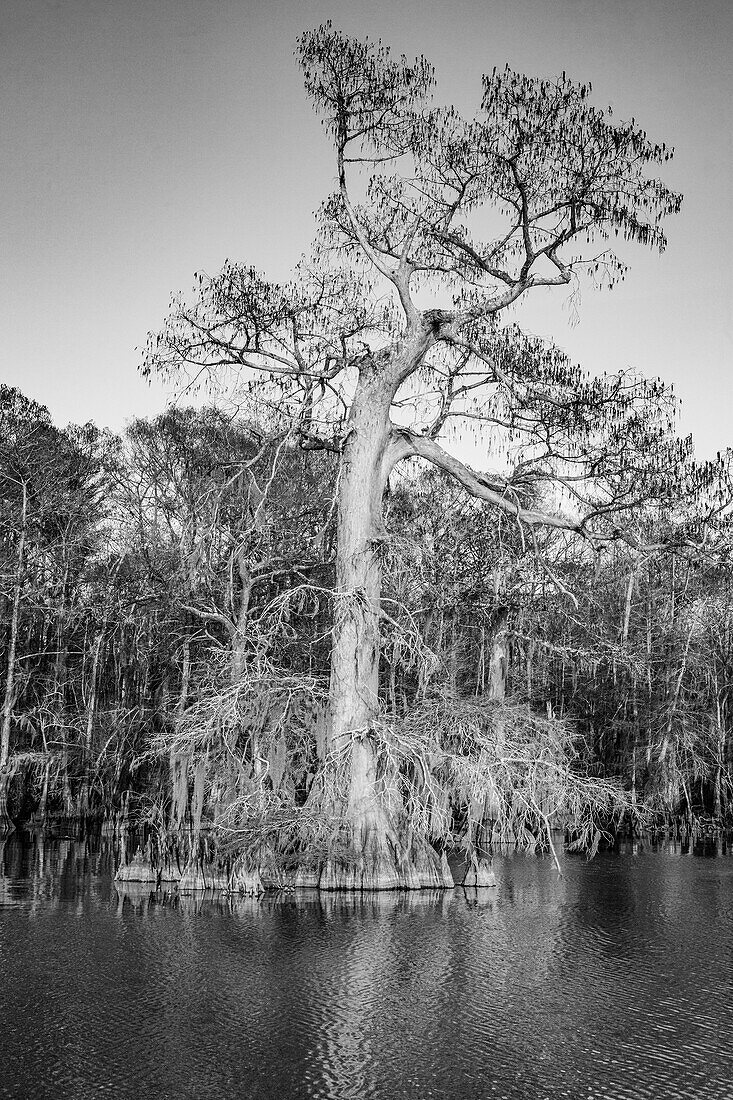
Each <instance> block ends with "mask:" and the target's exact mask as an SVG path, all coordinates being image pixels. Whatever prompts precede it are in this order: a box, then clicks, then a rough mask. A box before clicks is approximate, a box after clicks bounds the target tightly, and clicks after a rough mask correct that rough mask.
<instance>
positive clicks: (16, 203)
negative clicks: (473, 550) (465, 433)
mask: <svg viewBox="0 0 733 1100" xmlns="http://www.w3.org/2000/svg"><path fill="white" fill-rule="evenodd" d="M0 17H1V19H0V103H1V104H2V110H1V111H0V185H1V191H0V194H1V195H2V203H1V205H0V272H1V274H0V278H1V279H2V286H1V288H0V291H1V292H0V331H1V332H2V341H1V343H0V382H5V383H6V384H9V385H15V386H18V387H19V388H20V389H21V390H23V392H24V393H25V394H26V395H27V396H29V397H32V398H35V399H36V400H39V401H41V402H43V403H44V404H46V405H47V406H48V407H49V409H50V411H51V413H52V415H53V417H54V419H55V420H56V422H57V423H59V424H65V423H67V422H70V421H74V422H84V421H87V420H90V419H93V420H95V421H96V422H97V423H98V424H100V425H106V426H109V427H111V428H113V429H114V430H119V429H120V428H121V427H122V426H123V424H124V422H125V421H126V420H129V419H130V418H132V417H134V416H143V415H154V414H156V413H157V412H159V411H161V410H162V409H163V407H164V406H165V403H166V400H167V399H169V397H170V394H168V393H166V391H165V390H164V389H163V387H162V386H161V385H160V384H159V383H158V382H154V383H153V384H152V385H149V384H148V383H147V382H145V381H144V380H143V379H142V378H141V377H140V375H139V372H138V367H139V363H140V358H141V355H140V351H139V349H140V348H141V347H142V346H143V345H144V343H145V340H146V336H147V333H148V331H150V330H155V329H158V328H160V327H161V325H162V322H163V320H164V318H165V315H166V312H167V308H168V303H169V299H170V295H171V294H172V293H176V292H178V291H185V292H188V291H189V290H190V289H191V287H192V285H193V274H194V272H199V271H205V272H208V273H210V274H214V273H215V272H216V271H217V270H219V268H220V267H221V266H222V264H223V262H224V260H225V259H227V258H229V259H232V260H239V261H242V262H244V263H246V264H248V265H249V264H253V265H254V266H256V267H258V268H260V269H261V270H263V271H264V272H265V273H266V274H267V275H268V276H269V277H271V278H273V279H284V278H286V277H287V275H288V273H289V272H290V270H291V269H292V267H293V266H294V264H295V263H296V262H297V260H298V258H299V256H300V255H301V254H302V253H303V252H305V251H306V250H307V249H308V247H309V244H310V241H311V238H312V236H313V231H314V219H313V211H314V210H315V209H316V207H317V206H318V204H319V202H320V201H321V199H322V198H323V197H324V196H325V195H326V194H327V193H329V192H330V191H331V190H332V188H333V185H334V162H333V156H332V152H331V149H330V146H329V143H328V140H327V138H326V136H325V134H324V132H323V130H322V128H321V126H320V124H319V122H318V120H317V119H316V117H315V115H314V114H313V112H312V110H311V107H310V105H309V103H308V102H307V100H306V98H305V94H304V92H303V87H302V81H301V76H300V73H299V71H298V68H297V65H296V63H295V61H294V58H293V49H294V45H295V39H296V36H297V35H298V34H299V33H300V32H301V31H302V30H304V29H309V28H311V27H314V26H317V25H318V24H320V23H322V22H323V21H325V20H326V19H332V20H333V23H334V25H335V26H336V27H338V28H339V29H341V30H343V31H344V32H346V33H348V34H353V35H357V36H365V35H368V36H370V37H372V38H377V37H381V38H382V39H383V41H384V42H386V43H388V44H389V45H390V46H391V47H392V48H393V50H394V51H395V52H397V53H402V52H404V53H406V54H407V55H408V56H415V55H416V54H424V55H425V56H427V57H428V58H429V59H430V60H431V61H432V62H433V64H434V65H435V67H436V70H437V78H438V87H437V91H436V100H437V101H439V102H445V103H454V104H455V105H456V106H457V107H459V109H461V110H462V111H463V112H464V113H467V114H472V113H473V111H474V110H475V109H476V108H477V107H478V104H479V100H480V94H481V75H482V74H483V73H484V72H491V70H492V69H493V68H494V66H497V67H500V68H503V66H504V65H505V64H506V63H508V64H509V65H510V66H511V67H512V68H514V69H517V70H519V71H522V72H526V73H527V74H529V75H537V76H544V77H552V76H557V75H559V74H560V73H561V72H562V71H565V72H567V74H568V76H570V77H572V78H573V79H576V80H580V81H590V82H591V84H592V86H593V95H592V100H593V102H595V103H596V104H598V105H599V106H607V105H608V104H611V105H612V106H613V109H614V114H615V116H616V117H618V118H622V119H628V118H630V117H634V118H635V119H636V120H637V121H638V122H639V124H640V125H642V126H643V127H644V129H646V131H647V132H648V134H649V136H650V137H651V138H653V139H655V140H659V141H665V142H667V143H668V144H671V145H674V147H675V150H676V153H675V158H674V160H673V161H672V162H671V164H669V165H667V166H666V167H665V173H664V178H665V181H666V182H667V183H668V184H669V185H670V186H672V187H674V188H676V189H678V190H680V191H682V192H683V194H684V196H685V200H684V203H683V207H682V212H681V214H679V215H678V216H677V217H675V218H672V219H670V220H669V222H668V225H667V232H668V238H669V246H668V248H667V250H666V252H665V253H664V254H663V255H661V256H660V255H659V254H657V253H652V252H649V251H646V250H644V249H642V248H641V247H636V248H635V249H634V250H633V252H631V253H630V259H631V269H630V272H629V274H628V276H627V278H626V281H625V283H623V284H622V285H621V286H620V287H616V288H615V289H614V290H613V291H612V292H610V293H609V292H608V291H603V290H598V289H594V288H593V287H592V286H590V285H589V286H587V287H584V289H583V292H582V295H581V298H580V301H579V303H575V306H576V307H577V309H576V308H573V305H572V303H571V302H570V300H569V299H568V296H567V293H566V292H565V290H564V288H563V289H561V290H558V291H552V292H545V293H543V295H542V297H539V296H537V297H536V298H535V299H533V300H531V301H529V300H528V302H527V304H526V305H525V306H523V307H522V308H521V309H520V310H519V312H518V314H517V318H516V319H517V320H518V321H520V323H521V324H522V325H523V326H524V327H525V328H526V329H527V330H528V331H530V332H534V333H536V334H538V335H542V336H545V337H547V338H549V339H552V340H554V341H555V343H557V344H558V345H559V346H560V347H562V348H563V349H564V350H565V351H566V352H567V353H568V355H569V356H570V357H571V359H573V360H574V361H577V362H580V363H581V364H582V365H583V366H584V367H585V368H587V369H588V370H590V371H592V372H602V371H610V372H614V371H617V370H619V369H626V368H632V369H635V370H637V371H639V372H641V373H643V374H645V375H648V376H650V377H661V378H663V379H664V380H665V381H667V382H670V383H673V384H674V387H675V390H676V392H677V394H678V397H679V398H680V401H681V430H682V431H683V432H685V433H687V432H692V433H693V434H694V437H695V440H696V444H697V451H698V455H699V456H700V457H710V456H712V455H714V454H715V452H716V451H717V450H722V449H724V448H725V447H728V446H733V355H732V354H731V352H732V350H733V274H732V272H733V261H732V260H731V256H730V252H731V245H732V244H733V3H731V2H730V0H452V2H448V0H401V2H400V3H395V2H394V0H373V2H365V0H361V2H354V0H342V2H340V3H337V2H331V3H322V2H320V0H269V2H267V0H0ZM576 314H577V315H576Z"/></svg>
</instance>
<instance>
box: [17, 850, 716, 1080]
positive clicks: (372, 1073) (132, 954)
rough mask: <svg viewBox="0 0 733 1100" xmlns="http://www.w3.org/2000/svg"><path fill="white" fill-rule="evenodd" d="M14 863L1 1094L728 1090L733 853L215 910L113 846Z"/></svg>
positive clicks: (502, 871) (517, 871) (541, 863)
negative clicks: (174, 891)
mask: <svg viewBox="0 0 733 1100" xmlns="http://www.w3.org/2000/svg"><path fill="white" fill-rule="evenodd" d="M0 848H4V850H3V852H2V857H1V858H0V974H1V975H2V987H1V993H0V1097H12V1098H13V1100H16V1098H18V1100H21V1098H26V1097H28V1098H29V1100H30V1098H36V1097H37V1098H46V1097H48V1098H49V1100H50V1098H53V1100H56V1098H70V1100H87V1098H92V1097H102V1096H110V1097H115V1098H120V1100H127V1098H147V1097H155V1098H162V1100H167V1098H169V1097H170V1098H179V1097H195V1098H201V1100H205V1098H208V1097H212V1098H214V1097H215V1098H218V1100H228V1098H240V1097H241V1098H244V1100H249V1098H260V1097H262V1098H264V1097H268V1098H269V1097H277V1098H279V1100H290V1098H298V1097H314V1098H324V1100H326V1098H328V1100H342V1098H344V1100H346V1098H353V1100H362V1098H370V1097H375V1098H377V1097H378V1098H380V1100H382V1098H383V1100H400V1098H406V1100H407V1098H409V1100H413V1098H414V1100H426V1098H431V1097H440V1098H442V1097H446V1098H453V1097H456V1098H477V1100H478V1098H482V1100H483V1098H489V1100H492V1098H498V1097H505V1098H507V1100H543V1098H548V1100H556V1098H560V1097H563V1098H569V1100H591V1098H593V1100H601V1098H605V1100H630V1098H641V1097H649V1098H653V1100H676V1098H678V1097H685V1098H687V1097H689V1098H692V1100H733V857H731V856H730V855H717V856H713V857H712V858H711V857H710V856H709V855H708V857H704V856H702V855H693V854H683V853H682V852H681V850H680V848H679V846H677V847H676V848H675V847H674V846H673V845H668V846H666V847H663V848H659V849H656V850H652V849H650V848H646V847H644V848H641V849H639V848H637V851H636V853H635V854H632V853H631V852H629V853H627V854H604V855H600V856H598V857H597V858H596V859H595V860H593V861H592V862H590V863H588V862H586V861H585V859H583V858H582V857H573V858H567V859H565V860H564V875H563V877H562V878H558V875H557V873H556V871H555V869H554V867H553V865H552V862H551V860H549V859H545V858H526V857H523V856H511V857H505V858H501V859H495V860H494V869H495V871H496V877H497V881H498V886H497V888H496V889H495V890H490V891H489V890H485V891H478V892H477V891H473V892H471V891H464V890H462V889H456V890H454V891H451V892H448V893H443V894H432V893H431V894H428V893H426V892H423V893H420V894H412V895H406V894H391V895H390V894H380V895H371V896H368V897H367V896H363V897H359V896H357V897H353V896H346V895H323V894H322V895H318V894H315V893H314V894H309V893H303V894H298V895H292V894H291V895H279V896H277V897H266V898H265V899H264V900H259V901H258V900H253V899H239V900H233V901H228V900H220V901H216V900H214V901H212V900H204V899H203V898H201V897H199V898H180V899H179V898H178V897H176V896H173V895H168V894H164V893H163V894H161V893H151V891H150V889H149V888H143V887H132V886H127V887H115V885H114V883H113V881H112V872H113V868H114V854H113V852H112V848H111V843H110V842H108V841H104V840H103V841H102V842H101V843H100V842H98V841H97V842H94V843H93V842H91V841H89V840H87V841H80V840H70V839H66V840H58V839H57V840H49V839H46V840H45V841H44V840H40V839H38V838H37V837H28V836H25V837H23V836H17V835H16V836H13V837H11V838H10V839H9V840H8V841H7V842H6V843H5V844H4V846H3V845H0Z"/></svg>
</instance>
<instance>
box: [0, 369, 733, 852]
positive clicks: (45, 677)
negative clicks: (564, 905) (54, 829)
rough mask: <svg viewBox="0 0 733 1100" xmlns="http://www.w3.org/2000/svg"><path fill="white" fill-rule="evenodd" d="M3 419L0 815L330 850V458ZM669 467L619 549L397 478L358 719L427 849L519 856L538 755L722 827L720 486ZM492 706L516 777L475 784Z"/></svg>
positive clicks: (256, 442) (687, 460)
mask: <svg viewBox="0 0 733 1100" xmlns="http://www.w3.org/2000/svg"><path fill="white" fill-rule="evenodd" d="M0 424H1V425H2V431H0V441H1V442H0V501H1V510H0V522H1V523H2V527H1V529H0V548H1V552H2V558H1V559H0V600H2V623H3V631H2V638H1V639H0V645H1V647H2V648H1V649H0V676H1V677H2V681H1V682H2V698H3V709H2V754H3V755H2V760H3V772H2V774H3V777H4V789H3V799H5V800H6V809H7V810H8V811H9V812H10V815H11V816H12V817H13V818H16V819H17V818H21V819H29V818H32V819H34V820H35V821H36V822H43V821H46V820H49V819H51V820H53V819H54V818H59V817H64V818H70V817H77V818H86V819H90V820H97V821H101V820H107V821H115V820H120V819H121V818H122V817H123V816H127V817H129V819H130V820H131V821H137V822H147V823H149V824H150V825H153V826H155V828H156V829H158V830H162V831H166V830H169V829H175V828H176V827H178V828H184V827H185V828H186V829H187V830H189V832H190V830H191V829H194V830H195V831H196V832H197V833H200V831H201V829H202V826H203V827H204V830H205V829H206V826H207V824H208V825H209V826H216V827H217V828H218V830H219V832H218V836H219V841H220V843H222V845H223V847H224V849H225V850H227V851H230V852H237V853H238V852H240V851H244V850H251V849H252V848H253V847H255V848H256V847H257V846H259V845H262V843H263V842H264V841H266V840H267V841H269V842H271V843H273V844H277V843H278V842H279V843H280V844H281V845H282V840H283V837H284V836H285V835H287V834H288V833H289V832H293V833H295V832H303V831H306V832H308V833H309V839H310V843H311V845H313V844H317V843H322V844H325V843H326V842H327V837H326V835H325V833H326V832H327V829H326V825H327V822H326V820H325V819H324V820H322V821H318V820H316V817H317V815H316V814H313V815H311V819H309V814H308V805H309V795H310V794H311V791H312V788H313V784H314V781H315V782H316V783H317V782H318V780H317V776H318V771H319V760H322V758H323V755H324V751H325V738H326V734H325V725H326V714H327V695H328V682H329V667H330V658H331V631H332V625H333V618H334V614H335V613H336V612H335V604H336V603H337V595H336V593H335V572H334V570H335V528H336V519H335V505H334V499H335V496H334V494H335V492H336V488H337V486H336V482H337V471H338V461H337V459H336V458H335V457H334V456H333V455H331V454H328V453H324V452H319V451H312V450H308V449H303V448H302V447H299V446H297V444H296V442H295V441H294V439H293V438H292V436H290V435H288V433H282V432H276V431H272V430H271V429H270V430H269V431H265V430H264V429H263V427H262V426H261V425H259V426H258V425H257V424H256V423H254V422H251V421H248V420H246V419H242V418H232V417H231V416H228V415H225V414H224V413H223V412H221V411H220V410H217V409H215V408H213V407H207V408H198V409H192V408H182V409H175V408H174V409H171V410H169V411H168V412H166V413H164V414H163V415H161V416H159V417H157V418H155V419H152V420H145V419H141V420H137V421H133V422H132V423H131V424H130V425H129V426H128V428H127V429H126V431H125V432H124V434H123V435H122V436H121V437H119V436H115V435H113V434H112V433H110V432H107V431H101V430H99V429H97V428H96V427H95V426H94V425H91V424H88V425H85V426H83V427H76V426H70V427H67V428H65V429H60V428H58V427H56V426H54V425H53V423H52V421H51V418H50V416H49V414H48V412H47V410H46V409H45V408H43V407H42V406H39V405H37V404H36V403H35V402H32V401H30V400H28V399H26V398H25V397H23V395H22V394H20V393H19V392H18V391H17V390H12V389H9V388H7V387H3V388H0ZM677 453H678V460H679V464H680V465H679V469H678V470H677V472H676V476H673V477H672V481H673V482H675V483H676V484H677V486H678V487H681V486H683V485H686V486H687V491H686V493H685V494H684V499H679V494H678V500H677V501H676V502H673V501H672V500H670V499H663V498H662V499H660V498H659V497H657V498H656V499H655V497H654V496H653V495H651V494H650V496H649V499H648V500H647V501H646V502H644V503H643V504H642V505H640V506H639V507H638V509H637V511H636V513H635V515H634V519H633V524H634V527H635V529H636V530H637V532H638V533H639V537H641V535H642V533H643V537H644V542H643V546H642V547H641V548H631V547H630V546H629V545H628V542H626V541H623V540H620V539H619V540H614V541H612V542H610V543H608V544H607V545H606V546H605V547H603V548H602V549H599V550H595V549H591V548H589V547H588V545H587V543H586V542H585V541H584V540H582V539H579V538H577V537H576V536H574V535H572V534H570V535H569V534H568V533H567V532H564V531H557V530H554V531H553V530H546V531H545V532H544V533H543V534H542V536H541V537H538V539H536V540H535V541H534V542H532V541H531V540H527V539H526V538H523V537H522V532H521V529H520V528H519V526H518V525H517V523H516V522H515V521H513V520H512V519H511V517H509V516H506V515H500V516H499V517H498V518H497V515H496V512H495V510H494V509H493V508H492V507H491V506H490V505H488V504H486V503H483V502H481V501H476V500H474V499H472V498H471V497H467V496H466V494H465V493H464V492H462V490H461V488H460V486H456V484H455V482H453V481H452V480H451V479H450V478H449V477H448V476H447V475H446V474H444V473H442V472H441V471H438V470H432V469H428V470H424V469H420V467H419V466H417V465H416V464H415V465H413V466H412V467H404V468H403V469H402V472H401V474H400V476H399V477H397V478H393V479H392V480H391V482H390V485H389V490H388V494H387V498H386V503H385V533H384V540H383V543H382V545H381V547H380V554H381V555H382V558H383V566H384V575H385V586H384V593H383V618H382V625H381V629H382V637H383V642H382V652H381V660H380V721H381V722H382V723H383V725H384V726H385V727H387V726H389V725H391V726H392V733H391V735H390V736H391V738H392V743H391V750H392V752H393V753H394V754H395V758H396V759H397V761H398V765H397V771H398V773H400V774H401V775H402V782H403V783H404V784H405V786H406V788H407V787H412V788H413V789H412V797H413V798H414V799H415V803H416V805H415V807H414V812H415V813H416V814H420V813H422V814H428V815H432V817H434V818H435V819H436V821H435V822H434V823H432V824H433V825H434V828H435V830H436V832H437V834H438V835H439V836H440V839H441V841H443V842H447V841H448V839H450V838H452V839H454V840H456V841H459V842H461V843H463V842H465V840H466V839H467V837H468V836H469V834H470V826H469V821H470V820H472V821H473V824H474V826H475V825H476V824H477V823H480V822H483V821H484V819H485V818H488V820H489V821H490V823H491V825H490V827H491V828H492V829H493V830H494V831H495V833H496V835H497V836H501V837H503V838H505V839H506V838H509V839H511V840H512V842H516V841H517V840H518V841H520V842H521V843H522V844H526V843H528V841H529V842H534V843H536V842H537V840H538V839H539V840H540V842H541V841H542V836H541V826H542V822H541V817H540V816H539V814H540V812H541V811H540V810H539V809H538V807H542V806H543V805H548V806H549V804H550V801H551V798H552V797H554V796H555V795H556V794H557V792H554V794H553V792H551V791H549V790H545V789H544V788H545V786H547V785H548V775H547V773H546V770H544V769H543V763H542V762H543V761H544V762H545V763H549V764H552V766H553V767H558V766H560V765H561V766H562V767H563V768H568V769H569V771H570V772H575V773H577V775H578V776H586V777H589V778H590V780H591V781H592V780H593V779H594V778H598V779H603V780H606V779H613V780H616V781H617V782H618V784H619V790H623V791H624V792H626V794H627V795H628V796H629V799H630V800H632V801H633V803H635V804H636V805H637V806H639V807H645V808H647V809H648V811H650V812H652V813H653V814H654V815H655V819H656V820H657V821H668V820H672V819H673V818H676V817H678V816H682V817H684V818H685V819H686V820H688V821H689V822H692V820H693V819H699V818H701V817H702V816H704V815H707V816H710V815H712V816H714V817H715V818H716V819H717V821H718V822H719V823H721V824H722V823H723V822H724V821H728V822H729V821H730V816H731V810H732V809H733V801H732V799H731V795H732V792H733V749H732V747H731V733H732V714H731V700H730V692H731V685H733V584H732V583H731V568H730V552H731V534H730V530H729V525H728V523H727V521H726V520H725V517H723V518H722V519H721V518H720V515H719V508H720V504H721V502H723V501H724V500H725V499H726V498H725V494H726V493H727V492H728V489H727V481H728V475H727V470H726V465H725V462H724V461H723V460H722V459H721V461H720V462H719V463H717V464H707V465H703V466H702V467H696V466H694V464H692V463H691V456H690V453H689V445H688V446H687V447H682V446H679V445H678V446H677ZM666 457H667V458H668V457H669V456H668V455H667V456H666ZM630 526H631V521H630V520H629V519H628V517H627V530H628V529H629V528H630ZM486 715H488V716H489V721H490V722H491V723H492V724H493V727H492V728H494V734H493V735H492V736H493V737H494V739H495V738H496V736H497V734H496V730H497V729H499V730H500V734H499V735H500V736H501V738H502V741H503V744H504V755H505V756H506V757H507V758H509V756H511V758H512V762H511V763H507V764H505V765H503V766H502V767H503V770H500V769H498V768H497V763H496V759H494V760H493V761H492V766H491V767H488V768H487V770H486V772H485V773H484V772H483V771H482V769H481V766H480V761H479V759H478V758H479V757H480V755H481V752H482V746H481V744H480V743H471V744H470V745H469V744H468V742H469V741H471V739H472V738H473V739H474V741H475V739H476V738H477V737H479V735H478V734H477V733H476V731H477V730H479V729H480V728H481V723H482V721H483V720H484V718H485V716H486ZM482 716H483V717H482ZM388 740H389V738H386V739H385V744H386V743H387V741H388ZM479 741H480V737H479ZM434 742H435V743H434ZM437 742H439V743H437ZM485 749H486V746H483V751H485ZM441 752H443V753H445V754H446V755H450V756H452V758H453V760H454V761H455V760H459V759H460V756H461V755H462V754H463V755H464V756H465V761H464V767H463V768H461V767H460V766H458V767H455V768H454V773H455V774H453V775H451V776H450V777H447V776H445V775H443V776H442V777H441V778H442V783H437V782H436V783H435V784H434V786H435V789H434V790H432V791H428V792H427V793H426V788H425V778H424V777H423V776H420V777H419V780H418V778H417V777H416V775H415V774H413V773H414V771H415V770H417V769H419V768H420V767H421V762H422V764H425V758H426V755H427V756H430V755H431V754H432V755H433V756H434V757H435V758H436V761H438V759H439V757H440V754H441ZM228 756H231V758H232V759H233V760H235V763H236V767H234V768H233V767H232V765H231V762H230V761H228V760H227V757H228ZM430 766H431V765H430V763H429V762H428V763H427V764H425V767H426V768H429V767H430ZM445 766H446V765H445V760H442V761H440V762H439V763H438V766H437V767H436V772H437V773H438V774H439V773H440V769H441V768H443V769H445ZM420 783H422V784H423V786H422V788H420V789H418V788H419V784H420ZM556 785H557V786H558V788H559V786H560V784H559V781H558V782H557V784H556ZM552 786H553V782H552V781H550V782H549V787H550V788H551V787H552ZM428 787H429V784H428ZM543 799H544V803H543ZM476 803H479V804H478V805H477V804H476ZM535 803H536V804H535ZM566 809H567V807H566ZM607 809H608V815H607V818H606V824H609V823H610V821H611V820H612V819H613V816H614V812H615V808H614V807H611V806H610V805H609V807H607ZM571 813H572V810H571ZM441 814H442V816H443V818H444V820H442V821H440V820H439V819H440V818H441ZM472 815H473V817H472ZM603 820H604V819H603V813H601V815H600V817H599V818H597V820H596V821H595V822H594V828H595V826H596V825H597V824H603ZM563 823H564V822H563V818H562V814H561V815H560V817H559V819H558V820H557V821H556V822H555V824H557V825H562V824H563ZM430 827H431V824H430V823H429V824H428V826H427V828H428V829H430ZM530 837H531V838H533V839H532V840H531V841H530V840H529V838H530ZM473 839H475V837H474V835H471V840H473ZM586 839H587V838H586ZM592 842H593V840H592V838H591V843H592Z"/></svg>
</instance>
